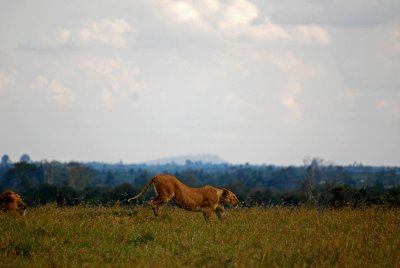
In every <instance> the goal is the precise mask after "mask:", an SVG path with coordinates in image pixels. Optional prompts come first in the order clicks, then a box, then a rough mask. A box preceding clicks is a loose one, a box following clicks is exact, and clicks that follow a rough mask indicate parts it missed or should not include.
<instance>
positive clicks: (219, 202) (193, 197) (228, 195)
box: [128, 174, 239, 220]
mask: <svg viewBox="0 0 400 268" xmlns="http://www.w3.org/2000/svg"><path fill="white" fill-rule="evenodd" d="M153 183H154V189H155V191H156V193H157V196H156V197H155V198H154V199H153V200H151V207H152V209H153V212H154V215H156V216H158V215H159V211H158V210H159V207H160V206H162V205H164V204H166V203H167V202H168V201H170V200H171V199H172V200H174V201H175V203H176V204H177V205H178V206H179V207H181V208H183V209H186V210H190V211H198V212H200V211H201V212H203V215H204V218H205V219H206V220H210V218H211V216H212V215H213V213H216V214H217V215H218V217H219V218H220V219H222V216H223V215H224V213H225V210H224V204H226V203H230V204H232V205H234V206H238V205H239V200H238V199H237V197H236V195H235V194H234V193H233V192H231V191H229V190H227V189H225V188H224V189H218V188H215V187H212V186H209V185H207V186H204V187H201V188H191V187H189V186H186V185H185V184H183V183H182V182H180V181H179V180H178V179H177V178H176V177H174V176H171V175H167V174H160V175H157V176H155V177H153V178H152V179H150V180H149V181H148V182H147V184H146V186H145V187H144V188H143V190H142V191H141V192H140V193H139V194H138V195H136V196H134V197H132V198H130V199H128V202H129V203H130V202H131V201H132V200H134V199H137V198H139V197H140V196H141V195H143V194H144V193H145V192H146V191H147V189H148V188H149V187H150V185H151V184H153Z"/></svg>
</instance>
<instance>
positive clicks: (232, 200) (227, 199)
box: [221, 188, 240, 207]
mask: <svg viewBox="0 0 400 268" xmlns="http://www.w3.org/2000/svg"><path fill="white" fill-rule="evenodd" d="M221 199H222V202H223V203H224V204H227V203H229V204H232V205H233V206H235V207H237V206H239V205H240V202H239V199H238V198H237V197H236V195H235V194H234V193H233V192H231V191H229V190H228V189H225V188H223V189H222V195H221Z"/></svg>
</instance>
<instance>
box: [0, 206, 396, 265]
mask: <svg viewBox="0 0 400 268" xmlns="http://www.w3.org/2000/svg"><path fill="white" fill-rule="evenodd" d="M162 214H163V216H162V217H159V218H155V217H154V216H153V214H152V211H151V209H150V208H149V207H140V206H139V207H134V208H132V209H127V208H125V209H124V208H119V207H114V208H105V207H73V208H56V207H55V206H44V207H39V208H33V209H30V210H29V211H28V214H27V215H26V216H25V217H21V216H16V215H0V233H1V236H0V266H1V267H305V266H307V267H400V210H388V209H380V208H369V209H363V210H352V209H344V210H326V211H319V210H317V209H305V208H249V209H247V208H240V209H232V210H228V211H227V212H226V217H225V219H224V220H223V221H219V220H218V219H217V218H216V217H215V218H214V219H213V220H212V221H211V222H209V223H206V222H205V221H204V219H203V216H202V214H201V213H193V212H187V211H184V210H181V209H178V208H164V209H163V210H162Z"/></svg>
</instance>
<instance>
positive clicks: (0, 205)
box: [0, 190, 27, 215]
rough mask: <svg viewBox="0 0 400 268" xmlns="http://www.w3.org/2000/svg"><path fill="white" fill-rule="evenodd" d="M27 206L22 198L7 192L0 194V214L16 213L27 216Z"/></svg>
mask: <svg viewBox="0 0 400 268" xmlns="http://www.w3.org/2000/svg"><path fill="white" fill-rule="evenodd" d="M26 209H27V206H26V204H25V202H24V201H23V200H22V198H21V196H20V195H19V194H17V193H15V192H13V191H10V190H6V191H4V192H3V193H1V194H0V212H16V213H19V214H22V215H25V213H26Z"/></svg>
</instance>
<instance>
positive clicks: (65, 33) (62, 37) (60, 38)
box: [56, 29, 71, 43]
mask: <svg viewBox="0 0 400 268" xmlns="http://www.w3.org/2000/svg"><path fill="white" fill-rule="evenodd" d="M70 38H71V31H70V30H66V29H61V30H59V31H58V32H57V33H56V41H57V42H59V43H65V42H67V41H68V40H69V39H70Z"/></svg>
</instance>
